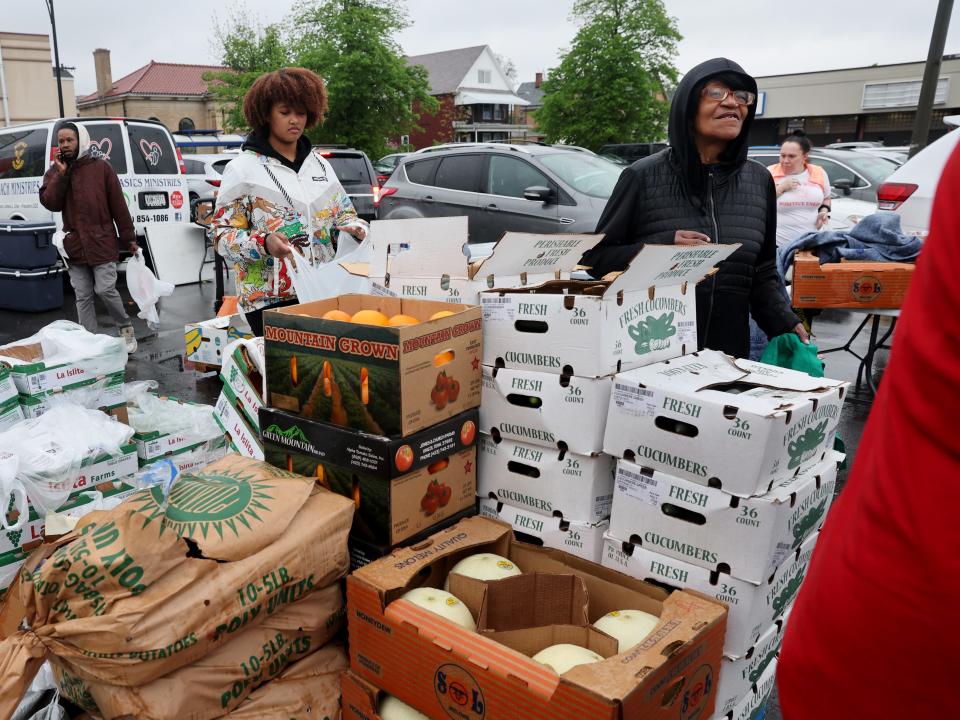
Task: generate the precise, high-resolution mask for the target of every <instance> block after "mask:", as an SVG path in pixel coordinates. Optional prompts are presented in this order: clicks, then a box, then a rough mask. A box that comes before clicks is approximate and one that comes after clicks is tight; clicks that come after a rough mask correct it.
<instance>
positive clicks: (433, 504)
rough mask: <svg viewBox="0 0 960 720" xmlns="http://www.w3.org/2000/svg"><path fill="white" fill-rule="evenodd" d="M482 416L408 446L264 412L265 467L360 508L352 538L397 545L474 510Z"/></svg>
mask: <svg viewBox="0 0 960 720" xmlns="http://www.w3.org/2000/svg"><path fill="white" fill-rule="evenodd" d="M476 421H477V411H476V410H469V411H467V412H464V413H461V414H460V415H458V416H456V417H454V418H450V419H448V420H446V421H444V422H442V423H439V424H437V425H435V426H433V427H430V428H427V429H426V430H421V431H419V432H417V433H414V434H413V435H409V436H407V437H404V438H387V437H383V436H377V435H370V434H368V433H361V432H357V431H356V430H349V429H346V428H340V427H337V426H335V425H327V424H325V423H318V422H313V421H310V420H306V419H305V418H302V417H299V416H297V415H293V414H291V413H286V412H282V411H280V410H275V409H273V408H263V409H262V410H261V411H260V424H261V426H262V427H263V441H264V447H265V454H266V458H267V462H269V463H270V464H271V465H274V466H276V467H280V468H281V469H288V470H291V471H292V472H297V473H299V474H301V475H306V476H308V477H317V478H318V479H319V480H320V482H321V483H322V484H324V485H325V486H326V487H328V488H329V489H331V490H333V491H334V492H336V493H339V494H341V495H345V496H346V497H349V498H351V499H352V500H353V501H354V503H355V504H356V507H357V512H356V513H355V514H354V525H353V534H354V535H355V536H357V537H360V538H364V539H366V540H368V541H372V542H376V543H380V544H384V545H393V544H396V543H399V542H401V541H402V540H405V539H406V538H409V537H412V536H414V535H416V534H418V533H420V532H422V531H424V530H426V529H427V528H429V527H431V526H432V525H434V524H436V523H438V522H440V521H441V520H444V519H446V518H448V517H450V516H452V515H455V514H457V513H459V512H461V511H463V510H465V509H467V508H470V507H473V504H474V500H475V497H476V492H477V468H476V464H477V453H476V437H477V425H476Z"/></svg>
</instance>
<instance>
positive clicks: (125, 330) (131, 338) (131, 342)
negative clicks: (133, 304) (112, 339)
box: [120, 325, 137, 353]
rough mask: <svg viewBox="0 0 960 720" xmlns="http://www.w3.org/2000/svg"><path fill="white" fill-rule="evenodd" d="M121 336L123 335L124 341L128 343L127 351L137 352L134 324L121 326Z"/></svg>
mask: <svg viewBox="0 0 960 720" xmlns="http://www.w3.org/2000/svg"><path fill="white" fill-rule="evenodd" d="M120 337H122V338H123V342H124V343H126V346H127V353H135V352H136V351H137V336H136V335H135V334H134V332H133V326H132V325H127V326H126V327H122V328H120Z"/></svg>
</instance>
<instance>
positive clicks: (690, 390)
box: [603, 350, 849, 497]
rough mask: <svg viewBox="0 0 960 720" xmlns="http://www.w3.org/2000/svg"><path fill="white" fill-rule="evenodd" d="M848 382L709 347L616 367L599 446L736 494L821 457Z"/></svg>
mask: <svg viewBox="0 0 960 720" xmlns="http://www.w3.org/2000/svg"><path fill="white" fill-rule="evenodd" d="M848 385H849V383H847V382H845V381H842V380H829V379H827V378H814V377H811V376H810V375H807V374H806V373H801V372H796V371H793V370H786V369H783V368H779V367H774V366H772V365H764V364H762V363H755V362H750V361H749V360H735V359H734V358H732V357H730V356H728V355H724V354H723V353H720V352H716V351H713V350H704V351H703V352H699V353H694V354H692V355H686V356H684V357H682V358H679V359H677V360H670V361H667V362H662V363H658V364H656V365H649V366H647V367H643V368H637V369H634V370H630V371H628V372H625V373H621V374H619V375H617V377H616V380H615V382H614V386H613V392H612V394H611V400H610V407H609V414H608V415H607V423H606V436H605V437H604V442H603V447H604V450H605V451H606V452H608V453H609V454H611V455H613V456H614V457H618V458H620V457H625V458H627V459H630V460H634V461H635V462H636V463H637V464H638V465H642V466H644V467H650V468H653V469H655V470H661V471H663V472H665V473H669V474H671V475H675V476H677V477H682V478H685V479H687V480H692V481H693V482H695V483H699V484H701V485H707V484H709V485H711V486H718V487H720V488H722V489H723V491H724V492H727V493H730V494H732V495H738V496H740V497H748V496H750V495H760V494H762V493H765V492H767V491H768V490H769V489H770V488H772V487H773V486H774V485H775V484H776V483H777V482H778V481H780V480H785V479H787V478H790V477H791V476H793V475H796V474H797V473H799V472H801V471H803V470H806V469H807V468H810V467H812V466H814V465H816V464H817V463H819V462H820V461H821V460H822V459H823V458H824V456H825V455H826V453H827V452H828V451H829V450H830V449H831V448H832V447H833V437H834V433H835V430H836V427H837V424H838V422H839V421H840V412H841V410H842V408H843V399H844V397H845V395H846V390H847V386H848Z"/></svg>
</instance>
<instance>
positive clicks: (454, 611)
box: [403, 587, 477, 632]
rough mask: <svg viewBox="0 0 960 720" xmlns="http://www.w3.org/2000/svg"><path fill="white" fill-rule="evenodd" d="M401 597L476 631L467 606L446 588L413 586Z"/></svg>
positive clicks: (466, 628)
mask: <svg viewBox="0 0 960 720" xmlns="http://www.w3.org/2000/svg"><path fill="white" fill-rule="evenodd" d="M403 599H404V600H409V601H410V602H412V603H413V604H414V605H416V606H418V607H421V608H423V609H424V610H428V611H429V612H432V613H435V614H437V615H439V616H440V617H444V618H446V619H447V620H449V621H450V622H452V623H455V624H457V625H459V626H460V627H462V628H464V629H465V630H469V631H470V632H476V631H477V623H476V622H474V620H473V615H471V614H470V610H468V609H467V606H466V605H464V604H463V602H462V601H461V600H460V598H458V597H456V596H454V595H451V594H450V593H448V592H447V591H446V590H438V589H437V588H431V587H422V588H414V589H413V590H410V591H409V592H407V593H404V595H403Z"/></svg>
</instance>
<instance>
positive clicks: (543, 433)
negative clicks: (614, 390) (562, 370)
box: [480, 366, 613, 455]
mask: <svg viewBox="0 0 960 720" xmlns="http://www.w3.org/2000/svg"><path fill="white" fill-rule="evenodd" d="M612 386H613V379H612V378H610V377H603V378H586V377H577V376H573V377H567V376H561V375H553V374H551V373H543V372H534V371H532V370H508V369H506V368H493V367H487V366H484V367H483V403H482V404H481V405H480V429H481V430H483V432H485V433H488V434H490V435H492V436H494V437H497V436H498V435H499V436H500V437H501V438H506V439H508V440H518V441H520V442H525V443H530V444H533V445H541V446H543V447H551V448H565V449H566V450H568V451H569V452H572V453H576V454H578V455H593V454H594V453H598V452H602V451H603V435H604V424H605V423H606V416H607V408H608V406H609V404H610V390H611V387H612Z"/></svg>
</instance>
